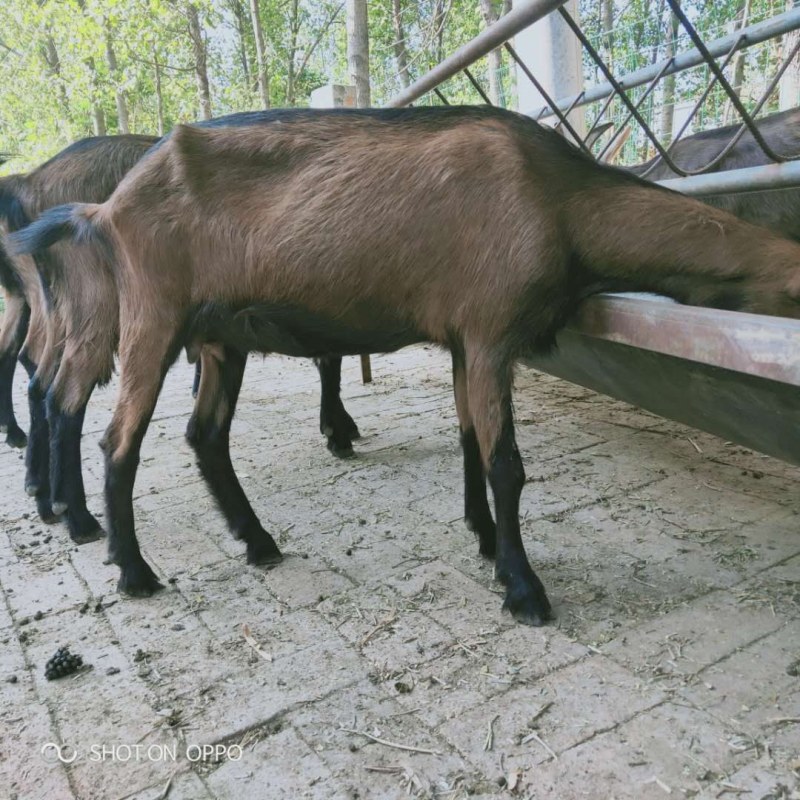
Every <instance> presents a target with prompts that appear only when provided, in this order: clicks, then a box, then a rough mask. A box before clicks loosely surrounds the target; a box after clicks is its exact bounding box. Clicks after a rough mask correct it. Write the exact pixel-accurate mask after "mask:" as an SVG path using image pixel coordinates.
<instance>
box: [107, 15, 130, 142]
mask: <svg viewBox="0 0 800 800" xmlns="http://www.w3.org/2000/svg"><path fill="white" fill-rule="evenodd" d="M106 60H107V61H108V69H109V72H110V73H111V77H112V79H113V81H114V83H115V87H114V93H115V96H116V100H117V130H118V132H119V133H128V132H129V125H128V104H127V102H126V101H125V92H124V90H123V88H122V86H121V85H120V83H121V76H120V74H119V66H118V64H117V54H116V53H115V52H114V41H113V39H112V38H111V28H110V27H109V25H108V23H107V22H106Z"/></svg>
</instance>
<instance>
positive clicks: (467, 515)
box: [452, 345, 497, 558]
mask: <svg viewBox="0 0 800 800" xmlns="http://www.w3.org/2000/svg"><path fill="white" fill-rule="evenodd" d="M452 356H453V394H454V395H455V399H456V411H457V413H458V422H459V426H460V429H461V449H462V451H463V454H464V522H465V523H466V525H467V528H469V529H470V530H471V531H472V532H473V533H475V534H476V535H477V537H478V552H479V553H480V554H481V555H482V556H485V557H486V558H494V557H495V551H496V549H497V529H496V527H495V524H494V520H493V519H492V512H491V511H490V510H489V500H488V498H487V496H486V473H485V471H484V469H483V463H482V462H481V451H480V448H479V446H478V439H477V436H476V435H475V426H474V424H473V421H472V415H471V414H470V409H469V397H468V393H467V372H466V366H465V363H464V353H463V350H462V349H461V347H460V345H456V346H454V348H453V352H452Z"/></svg>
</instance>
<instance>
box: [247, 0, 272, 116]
mask: <svg viewBox="0 0 800 800" xmlns="http://www.w3.org/2000/svg"><path fill="white" fill-rule="evenodd" d="M250 19H251V20H252V22H253V34H254V35H255V40H256V62H257V63H256V75H257V77H258V94H259V96H260V97H261V105H262V106H263V107H264V108H269V72H268V70H267V49H266V47H265V46H264V31H263V29H262V28H261V14H260V13H259V10H258V0H250Z"/></svg>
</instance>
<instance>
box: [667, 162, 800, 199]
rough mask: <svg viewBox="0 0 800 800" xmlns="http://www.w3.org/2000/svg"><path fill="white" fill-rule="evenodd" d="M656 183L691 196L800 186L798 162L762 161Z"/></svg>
mask: <svg viewBox="0 0 800 800" xmlns="http://www.w3.org/2000/svg"><path fill="white" fill-rule="evenodd" d="M655 183H657V184H658V185H659V186H665V187H666V188H667V189H674V190H675V191H676V192H682V193H683V194H691V195H711V194H727V193H731V194H735V193H737V192H757V191H761V190H762V189H783V188H789V187H794V186H800V161H787V162H785V163H783V164H765V165H764V166H761V167H747V168H745V169H731V170H725V171H724V172H712V173H709V174H708V175H691V176H690V177H688V178H669V179H668V180H664V181H655Z"/></svg>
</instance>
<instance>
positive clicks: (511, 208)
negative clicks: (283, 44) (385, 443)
mask: <svg viewBox="0 0 800 800" xmlns="http://www.w3.org/2000/svg"><path fill="white" fill-rule="evenodd" d="M251 119H252V122H251V124H249V125H246V126H243V127H237V128H224V127H223V128H218V129H210V128H201V127H193V126H179V127H177V128H176V129H175V130H174V131H173V133H172V134H171V135H170V136H169V137H168V139H167V140H166V141H165V143H164V144H162V145H161V147H159V148H158V149H157V150H156V151H154V152H153V153H151V154H150V155H148V156H147V157H146V158H145V159H143V160H142V161H141V162H140V163H139V164H138V165H137V166H136V167H134V169H133V170H132V171H131V172H130V173H129V174H128V175H127V176H126V178H125V179H124V180H123V181H122V183H121V184H120V185H119V187H118V188H117V190H116V191H115V192H114V194H113V195H112V196H111V198H109V200H108V201H107V202H106V203H104V204H101V205H72V206H65V207H61V208H56V209H52V210H51V211H49V212H48V213H46V214H45V215H43V217H42V218H41V219H40V220H38V221H37V222H35V223H34V224H32V225H31V226H30V227H29V228H27V229H25V230H23V231H20V232H18V233H16V234H14V235H13V236H12V237H11V238H12V240H13V247H14V248H15V249H16V251H17V252H26V253H29V252H36V251H38V250H39V249H41V248H44V247H47V246H50V245H52V244H53V243H55V242H57V241H59V240H61V239H68V240H70V239H71V240H74V241H99V242H103V243H105V245H106V246H108V247H109V249H110V250H113V252H114V253H116V254H117V258H115V259H113V260H112V262H111V263H112V265H113V268H114V270H115V277H116V283H117V285H118V286H119V303H120V317H119V321H120V345H119V356H120V365H121V380H120V394H119V398H118V401H117V404H116V407H115V410H114V415H113V418H112V421H111V424H110V425H109V427H108V429H107V431H106V434H105V437H104V448H105V452H106V487H105V491H106V501H107V514H108V525H109V554H110V557H111V559H112V560H113V561H115V562H116V563H117V564H118V565H119V566H120V568H121V576H120V583H119V587H120V590H122V591H125V592H128V593H130V594H135V595H147V594H150V593H151V592H153V591H154V590H156V589H157V588H159V586H160V584H159V582H158V580H157V578H156V576H155V574H154V573H153V571H152V570H151V568H150V567H149V565H148V564H147V563H146V562H145V560H144V558H143V557H142V555H141V552H140V550H139V546H138V542H137V540H136V535H135V532H134V516H133V502H132V499H133V485H134V481H135V476H136V469H137V466H138V460H139V450H140V446H141V442H142V439H143V437H144V435H145V432H146V430H147V427H148V424H149V421H150V418H151V415H152V413H153V409H154V408H155V404H156V401H157V399H158V395H159V392H160V389H161V385H162V381H163V378H164V375H165V374H166V371H167V370H168V368H169V366H170V365H171V364H172V363H173V361H174V360H175V358H176V357H177V355H178V354H179V352H180V350H181V348H183V347H187V348H188V349H189V351H192V352H197V351H198V350H199V349H201V348H202V349H203V350H204V351H205V352H207V353H209V354H210V355H209V358H208V369H206V362H204V363H203V378H202V381H201V385H200V391H199V393H198V397H197V404H196V406H195V412H194V414H193V416H192V420H191V422H190V440H191V441H193V443H194V446H195V447H196V448H197V449H198V452H203V453H205V456H206V458H207V463H209V464H214V463H215V461H216V469H215V472H214V473H213V474H207V473H204V474H205V477H206V480H207V481H208V482H209V484H211V485H212V489H213V490H214V491H215V494H216V495H217V497H218V498H219V500H220V505H221V507H222V509H223V511H224V512H225V514H226V516H227V518H228V522H229V524H230V526H231V528H232V530H233V531H234V533H236V534H238V535H239V536H240V537H241V538H243V539H244V540H245V542H246V544H247V555H248V560H249V561H250V562H253V563H265V562H274V561H277V560H279V559H280V558H281V554H280V551H279V549H278V547H277V545H276V544H275V541H274V540H273V539H272V537H271V536H270V535H269V534H268V533H267V532H266V531H265V530H264V529H263V528H262V527H261V526H260V525H259V524H258V523H257V520H256V521H255V524H253V517H252V516H251V515H252V509H250V506H249V504H248V503H247V500H246V498H245V497H244V493H243V491H242V489H241V486H239V484H238V481H237V480H236V476H235V474H234V472H233V469H232V467H231V466H230V460H229V456H228V449H227V448H228V431H229V428H230V422H231V419H232V417H233V413H234V410H235V405H236V399H237V395H238V390H239V386H240V384H241V377H242V372H243V370H244V358H243V356H242V355H241V354H242V353H243V352H245V351H248V350H258V351H263V352H280V353H285V354H288V355H296V356H306V357H314V356H319V355H329V354H337V355H347V354H358V353H373V352H383V351H389V350H394V349H397V348H400V347H403V346H405V345H408V344H412V343H414V342H422V341H427V342H434V343H436V344H439V345H440V346H442V347H444V348H447V349H448V350H449V351H450V352H451V353H452V358H453V370H454V375H453V380H454V389H455V398H456V409H457V412H458V418H459V424H460V428H461V439H462V445H463V450H464V468H465V491H466V497H465V507H466V517H467V521H468V522H469V523H470V524H471V526H472V527H473V528H474V529H475V530H476V531H477V534H478V538H479V542H480V550H481V552H482V553H483V554H484V555H487V556H489V557H492V556H496V559H497V570H496V574H497V577H498V578H499V579H500V580H501V581H502V582H503V583H504V584H505V585H506V589H507V593H506V598H505V606H506V607H507V608H509V609H510V610H511V612H512V613H513V614H514V615H515V616H516V617H517V618H518V619H520V620H523V621H525V622H529V623H533V624H541V623H542V622H544V621H545V620H546V619H547V618H548V617H549V616H550V614H551V609H550V603H549V601H548V598H547V595H546V593H545V590H544V587H543V586H542V583H541V582H540V580H539V578H538V577H537V576H536V575H535V573H534V572H533V570H532V569H531V567H530V565H529V563H528V560H527V557H526V555H525V550H524V547H523V544H522V539H521V536H520V527H519V497H520V492H521V490H522V486H523V484H524V482H525V474H524V470H523V466H522V460H521V458H520V455H519V452H518V450H517V446H516V443H515V440H514V423H513V416H512V409H511V390H512V371H513V366H514V362H515V360H516V359H517V358H519V357H520V356H524V355H525V354H528V353H532V352H542V351H547V350H549V349H550V348H551V347H552V346H553V344H554V341H555V337H556V334H557V332H558V331H559V330H560V329H561V327H562V326H563V324H564V323H565V321H566V320H567V319H568V318H569V317H570V316H571V315H572V314H573V312H574V311H575V309H576V308H577V306H578V305H579V303H580V301H581V300H582V299H583V298H584V297H586V296H587V295H590V294H593V293H595V292H600V291H604V290H617V291H623V290H633V291H651V292H658V293H661V294H665V295H668V296H671V297H673V298H675V299H677V300H679V301H681V302H685V303H691V304H696V305H707V306H716V307H724V308H736V309H740V310H743V311H751V312H756V313H774V314H779V315H785V316H793V317H797V316H800V246H798V245H797V244H795V243H793V242H790V241H788V240H785V239H782V238H781V237H779V236H777V235H776V234H774V233H772V232H770V231H768V230H765V229H763V228H759V227H757V226H754V225H750V224H748V223H746V222H742V221H741V220H739V219H737V218H736V217H733V216H731V215H730V214H727V213H724V212H722V211H719V210H717V209H714V208H711V207H709V206H707V205H705V204H703V203H700V202H698V201H696V200H693V199H691V198H687V197H684V196H682V195H679V194H677V193H674V192H670V191H667V190H664V189H660V188H658V187H654V186H652V185H651V184H648V183H647V182H645V181H642V180H640V179H638V178H637V177H635V176H633V175H630V174H629V173H626V172H623V171H622V170H618V169H615V168H611V167H605V166H601V165H599V164H597V163H595V162H594V161H593V160H592V159H591V158H589V157H586V156H584V155H583V154H582V153H581V152H580V151H578V150H577V149H576V148H574V147H572V146H571V145H570V144H568V143H567V142H566V141H564V140H563V139H562V138H561V137H560V136H558V134H556V133H554V132H553V131H550V130H546V129H544V128H542V127H541V126H539V125H538V124H536V123H535V122H533V121H532V120H530V119H528V118H525V117H522V116H520V115H517V114H513V113H510V112H506V111H502V110H499V109H493V108H487V107H476V108H473V107H455V106H451V107H444V108H412V109H402V110H392V111H371V112H363V111H359V112H351V113H346V112H341V113H338V114H334V113H332V112H311V111H307V112H306V113H305V114H304V115H302V116H298V117H295V118H293V119H290V120H286V121H284V122H283V123H282V124H280V125H270V124H258V119H259V116H258V115H253V117H252V118H251ZM53 278H54V279H57V276H56V275H55V274H54V275H53ZM77 327H78V326H76V328H77ZM204 345H205V347H204ZM72 377H73V380H74V381H75V382H76V385H75V390H74V391H76V392H79V391H80V387H81V385H82V384H85V383H86V382H87V379H86V377H85V376H83V377H82V376H81V374H80V371H79V370H76V371H74V372H73V375H72ZM487 476H488V479H489V483H490V484H491V487H492V491H493V494H494V500H495V516H496V526H495V522H494V521H493V520H492V515H491V513H490V511H489V507H488V500H487V495H486V484H485V478H486V477H487ZM214 482H216V483H215V484H214Z"/></svg>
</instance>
